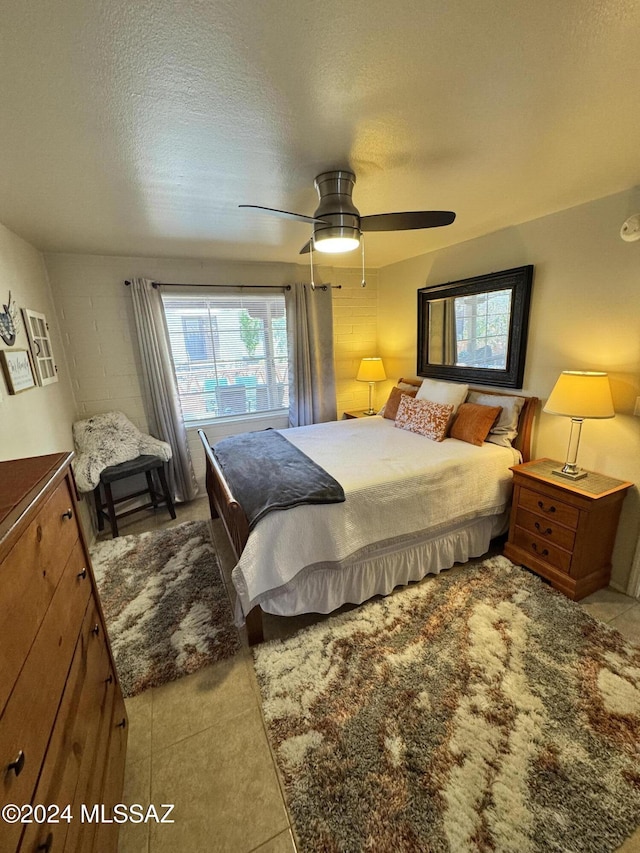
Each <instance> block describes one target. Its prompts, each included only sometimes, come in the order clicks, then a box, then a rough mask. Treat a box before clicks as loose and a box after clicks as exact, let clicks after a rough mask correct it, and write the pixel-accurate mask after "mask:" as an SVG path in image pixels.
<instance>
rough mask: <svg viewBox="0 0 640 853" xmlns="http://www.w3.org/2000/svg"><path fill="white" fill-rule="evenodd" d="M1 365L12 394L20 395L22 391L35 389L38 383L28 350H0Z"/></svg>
mask: <svg viewBox="0 0 640 853" xmlns="http://www.w3.org/2000/svg"><path fill="white" fill-rule="evenodd" d="M0 364H2V370H3V373H4V378H5V379H6V380H7V389H8V391H9V393H10V394H19V393H20V392H21V391H26V390H27V389H28V388H34V387H35V384H36V382H35V379H34V378H33V371H32V370H31V362H30V361H29V353H28V352H27V350H26V349H3V350H0Z"/></svg>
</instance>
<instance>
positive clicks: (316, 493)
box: [213, 429, 344, 530]
mask: <svg viewBox="0 0 640 853" xmlns="http://www.w3.org/2000/svg"><path fill="white" fill-rule="evenodd" d="M213 452H214V454H215V456H216V459H217V460H218V462H219V464H220V467H221V468H222V470H223V472H224V476H225V478H226V480H227V483H228V484H229V486H230V487H231V491H232V493H233V496H234V497H235V499H236V500H237V501H238V502H239V503H240V504H241V506H242V508H243V510H244V512H245V515H246V516H247V520H248V522H249V530H252V529H253V528H254V527H255V526H256V524H257V523H258V521H259V520H260V519H261V518H262V517H263V516H264V515H266V514H267V513H268V512H271V511H272V510H274V509H289V508H290V507H294V506H300V504H326V503H340V502H341V501H344V490H343V488H342V486H341V485H340V483H338V482H337V480H334V479H333V477H331V476H330V475H329V474H327V472H326V471H325V470H324V468H321V467H320V465H317V464H316V463H315V462H314V461H313V459H310V458H309V457H308V456H307V455H306V453H303V452H302V451H301V450H298V448H297V447H296V446H295V445H293V444H291V442H290V441H288V440H287V439H286V438H285V437H284V436H283V435H282V434H281V433H279V432H276V431H275V430H273V429H266V430H262V431H260V432H247V433H243V434H241V435H231V436H229V437H228V438H223V439H222V440H221V441H219V442H218V443H217V444H216V445H215V447H214V448H213Z"/></svg>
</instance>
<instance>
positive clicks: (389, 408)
mask: <svg viewBox="0 0 640 853" xmlns="http://www.w3.org/2000/svg"><path fill="white" fill-rule="evenodd" d="M417 393H418V389H417V388H414V389H413V391H405V390H404V388H398V387H397V386H396V387H395V388H392V389H391V393H390V394H389V399H388V400H387V402H386V404H385V407H384V413H383V417H384V418H389V420H392V421H395V419H396V415H397V414H398V406H399V405H400V400H401V398H402V395H403V394H406V395H407V397H415V396H416V394H417Z"/></svg>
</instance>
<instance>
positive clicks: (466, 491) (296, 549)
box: [232, 416, 519, 614]
mask: <svg viewBox="0 0 640 853" xmlns="http://www.w3.org/2000/svg"><path fill="white" fill-rule="evenodd" d="M282 432H283V434H284V435H285V436H286V437H287V438H288V439H289V441H291V442H292V443H293V444H295V445H296V446H297V447H298V448H300V450H302V451H303V452H304V453H306V454H307V455H308V456H310V457H311V458H312V459H314V460H315V461H316V462H317V463H318V464H319V465H321V466H322V467H323V468H324V469H325V470H326V471H328V472H329V474H331V475H332V476H333V477H335V478H336V480H338V482H339V483H340V484H341V485H342V487H343V489H344V491H345V495H346V501H345V502H344V503H339V504H327V505H320V506H300V507H295V508H293V509H288V510H280V511H276V512H271V513H269V515H267V516H265V517H264V518H263V519H261V520H260V521H259V522H258V524H257V525H256V527H255V528H254V530H253V531H252V532H251V534H250V535H249V539H248V541H247V544H246V547H245V549H244V551H243V552H242V555H241V558H240V561H239V562H238V564H237V566H236V567H235V568H234V570H233V574H232V578H233V583H234V586H235V588H236V591H237V593H238V598H239V601H240V604H241V606H242V610H243V612H244V613H245V614H247V613H248V612H249V610H251V608H252V607H253V606H254V605H255V604H259V603H260V601H261V599H263V598H267V597H268V596H270V595H272V594H273V591H274V590H277V589H278V588H280V587H283V586H284V585H287V584H290V583H291V582H292V581H293V579H294V578H296V576H297V575H298V574H299V573H300V572H302V571H303V570H308V569H309V567H311V566H313V567H318V566H323V567H326V568H331V564H335V563H337V562H339V561H344V560H345V559H346V558H348V557H351V556H354V555H356V554H358V552H361V553H362V554H363V555H366V551H367V546H370V545H372V544H373V543H381V542H385V541H387V540H389V542H390V544H391V543H392V540H394V539H396V538H399V537H404V536H407V535H408V534H412V533H418V532H420V531H425V530H430V531H431V530H433V531H436V530H438V529H443V530H444V529H446V528H449V527H451V526H453V525H455V524H456V523H461V522H463V521H465V520H467V519H470V518H473V517H480V516H488V515H494V514H499V513H502V512H504V510H505V509H506V507H507V505H508V502H509V499H510V497H511V479H512V475H511V471H509V466H510V465H514V464H516V463H517V462H518V461H519V458H518V457H519V454H518V453H517V451H515V450H513V449H511V448H504V447H498V446H497V445H495V444H488V443H485V444H483V445H482V446H481V447H476V446H474V445H471V444H467V443H465V442H462V441H458V440H456V439H453V438H448V439H445V440H444V441H442V442H435V441H431V440H430V439H428V438H425V437H424V436H421V435H416V434H414V433H410V432H407V431H405V430H402V429H398V428H397V427H395V426H394V422H393V421H391V420H388V419H385V418H382V417H378V416H373V417H371V418H359V419H351V420H344V421H333V422H331V423H326V424H315V425H313V426H307V427H298V428H295V429H288V430H282Z"/></svg>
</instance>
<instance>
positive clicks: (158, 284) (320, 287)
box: [125, 281, 342, 290]
mask: <svg viewBox="0 0 640 853" xmlns="http://www.w3.org/2000/svg"><path fill="white" fill-rule="evenodd" d="M125 284H126V286H127V287H129V285H130V284H131V282H130V281H125ZM151 286H152V287H155V288H158V287H226V288H227V290H228V289H229V288H231V287H238V288H240V289H241V290H242V289H243V288H245V287H248V288H250V289H251V290H256V289H259V290H260V289H263V288H264V289H265V290H291V285H290V284H283V285H279V284H184V283H183V282H181V283H180V284H170V283H169V282H165V281H152V282H151ZM329 287H330V288H331V289H332V290H342V285H341V284H316V287H315V289H316V290H327V289H328V288H329Z"/></svg>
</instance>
